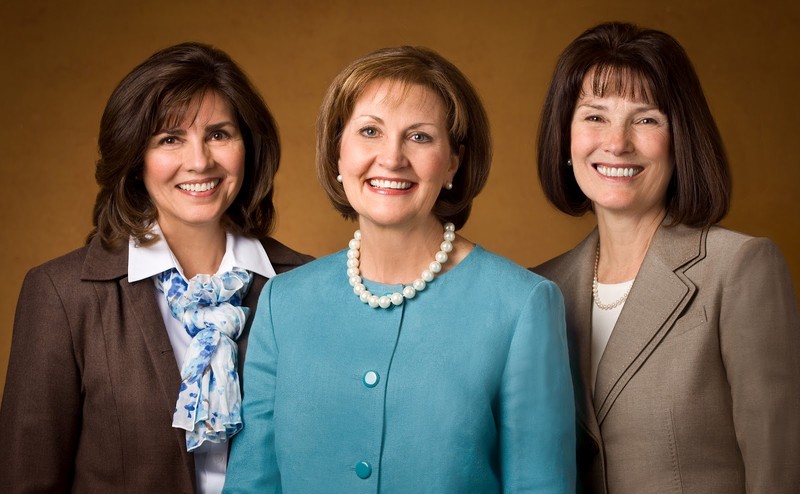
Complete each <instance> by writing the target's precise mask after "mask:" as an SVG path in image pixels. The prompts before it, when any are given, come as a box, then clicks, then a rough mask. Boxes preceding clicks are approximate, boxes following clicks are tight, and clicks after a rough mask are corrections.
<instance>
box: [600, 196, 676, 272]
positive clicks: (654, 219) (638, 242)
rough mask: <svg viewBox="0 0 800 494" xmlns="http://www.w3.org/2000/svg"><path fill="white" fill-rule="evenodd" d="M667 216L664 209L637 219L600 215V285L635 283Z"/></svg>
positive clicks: (634, 217)
mask: <svg viewBox="0 0 800 494" xmlns="http://www.w3.org/2000/svg"><path fill="white" fill-rule="evenodd" d="M665 216H666V210H665V209H663V208H661V209H659V210H657V211H653V212H650V213H649V214H644V215H638V216H622V215H614V214H611V213H607V212H605V213H604V212H598V214H597V230H598V232H599V234H600V260H599V263H598V267H597V280H598V281H599V282H600V283H622V282H624V281H630V280H632V279H634V278H635V277H636V274H637V273H638V272H639V268H640V267H641V265H642V262H643V261H644V257H645V255H646V254H647V249H648V248H649V247H650V242H651V241H652V239H653V235H655V233H656V230H658V227H659V226H660V225H661V222H662V221H663V220H664V217H665Z"/></svg>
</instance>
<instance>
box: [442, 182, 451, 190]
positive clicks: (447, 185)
mask: <svg viewBox="0 0 800 494" xmlns="http://www.w3.org/2000/svg"><path fill="white" fill-rule="evenodd" d="M444 188H445V189H447V190H453V182H447V183H446V184H444Z"/></svg>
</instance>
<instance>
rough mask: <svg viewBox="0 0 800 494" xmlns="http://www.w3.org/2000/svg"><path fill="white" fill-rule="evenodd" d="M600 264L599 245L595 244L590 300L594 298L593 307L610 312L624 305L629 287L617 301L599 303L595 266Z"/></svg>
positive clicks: (629, 290)
mask: <svg viewBox="0 0 800 494" xmlns="http://www.w3.org/2000/svg"><path fill="white" fill-rule="evenodd" d="M598 264H600V244H597V252H596V253H595V255H594V279H593V280H592V298H594V305H596V306H597V308H598V309H600V310H611V309H615V308H617V307H619V306H620V305H622V304H624V303H625V300H626V299H627V298H628V294H629V293H631V287H632V286H633V283H631V286H629V287H628V289H627V290H625V293H624V294H623V295H622V296H621V297H620V298H618V299H617V300H615V301H613V302H611V303H610V304H604V303H603V302H601V301H600V293H599V290H598V289H597V265H598Z"/></svg>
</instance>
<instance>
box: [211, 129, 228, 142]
mask: <svg viewBox="0 0 800 494" xmlns="http://www.w3.org/2000/svg"><path fill="white" fill-rule="evenodd" d="M230 137H231V135H230V134H229V133H228V132H227V131H224V130H215V131H212V132H211V133H210V134H209V135H208V138H209V139H210V140H212V141H224V140H225V139H229V138H230Z"/></svg>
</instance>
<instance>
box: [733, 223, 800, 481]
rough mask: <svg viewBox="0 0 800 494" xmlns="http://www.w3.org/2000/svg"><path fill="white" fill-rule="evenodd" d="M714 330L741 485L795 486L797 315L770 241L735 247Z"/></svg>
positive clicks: (798, 455) (799, 438) (799, 383)
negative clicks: (739, 459)
mask: <svg viewBox="0 0 800 494" xmlns="http://www.w3.org/2000/svg"><path fill="white" fill-rule="evenodd" d="M719 330H720V345H721V350H722V358H723V361H724V364H725V368H726V372H727V376H728V381H729V383H730V386H731V398H732V403H733V419H734V427H735V429H736V439H737V441H738V443H739V449H740V451H741V454H742V458H743V460H744V467H745V479H746V483H747V492H770V493H797V492H800V468H798V461H800V413H798V410H800V317H798V312H797V301H796V298H795V293H794V290H793V288H792V282H791V279H790V276H789V271H788V269H787V267H786V263H785V261H784V260H783V257H782V256H781V254H780V252H779V251H778V248H777V247H776V246H775V244H774V243H772V242H771V241H769V240H767V239H764V238H754V239H752V240H749V241H748V242H746V243H745V244H744V245H743V246H742V247H741V248H740V249H739V251H738V252H737V253H736V255H735V257H734V259H733V261H732V268H731V270H730V272H729V274H728V276H727V278H726V282H725V286H724V287H723V293H722V301H721V305H720V329H719Z"/></svg>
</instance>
